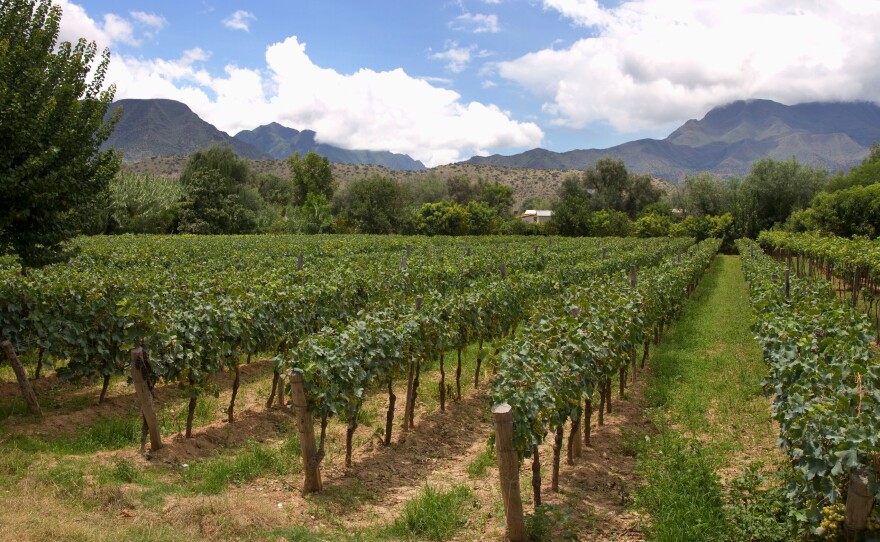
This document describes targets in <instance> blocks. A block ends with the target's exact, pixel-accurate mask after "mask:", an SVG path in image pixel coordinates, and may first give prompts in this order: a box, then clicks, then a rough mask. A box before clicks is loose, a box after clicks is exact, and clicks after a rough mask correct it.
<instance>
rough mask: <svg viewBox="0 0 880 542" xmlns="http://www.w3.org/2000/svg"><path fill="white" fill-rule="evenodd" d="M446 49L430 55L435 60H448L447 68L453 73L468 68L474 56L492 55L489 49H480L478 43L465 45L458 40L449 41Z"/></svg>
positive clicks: (484, 56)
mask: <svg viewBox="0 0 880 542" xmlns="http://www.w3.org/2000/svg"><path fill="white" fill-rule="evenodd" d="M445 46H446V49H445V50H443V51H440V52H437V53H431V55H430V57H431V58H433V59H435V60H443V61H445V62H446V69H447V70H449V71H450V72H452V73H461V72H463V71H464V70H465V68H467V66H468V64H470V62H471V60H473V59H474V58H486V57H488V56H491V53H490V52H489V51H486V50H485V49H480V48H478V47H477V46H476V45H469V46H467V47H463V46H461V45H459V43H458V42H457V41H454V40H450V41H447V42H446V44H445Z"/></svg>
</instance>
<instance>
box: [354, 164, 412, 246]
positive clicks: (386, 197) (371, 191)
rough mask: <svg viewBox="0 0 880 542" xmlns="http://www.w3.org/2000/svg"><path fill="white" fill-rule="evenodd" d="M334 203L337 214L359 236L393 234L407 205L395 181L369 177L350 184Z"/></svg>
mask: <svg viewBox="0 0 880 542" xmlns="http://www.w3.org/2000/svg"><path fill="white" fill-rule="evenodd" d="M338 203H339V207H340V212H341V214H342V215H343V216H344V217H345V219H346V220H348V221H351V222H352V223H354V224H355V225H356V227H357V229H358V231H360V232H361V233H395V232H398V231H400V221H401V219H402V217H403V216H404V214H405V213H404V208H405V207H406V203H407V202H406V200H405V194H404V192H403V190H402V189H401V187H400V185H398V184H397V182H395V181H394V180H393V179H390V178H388V177H384V176H381V175H372V176H370V177H366V178H363V179H355V180H354V181H352V182H351V184H349V186H348V188H347V189H346V191H345V193H344V194H343V195H342V196H341V197H340V198H339V202H338Z"/></svg>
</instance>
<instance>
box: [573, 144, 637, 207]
mask: <svg viewBox="0 0 880 542" xmlns="http://www.w3.org/2000/svg"><path fill="white" fill-rule="evenodd" d="M583 183H584V187H585V188H587V189H590V190H594V191H595V193H594V194H593V195H592V199H591V207H592V208H593V210H599V209H613V210H615V211H624V210H626V209H625V206H624V193H625V192H626V191H627V190H629V188H630V178H629V173H628V172H627V171H626V166H625V165H624V163H623V160H615V159H613V158H611V157H610V156H605V157H603V158H600V159H599V161H598V162H596V164H595V165H594V166H592V167H589V168H587V170H586V171H584V174H583Z"/></svg>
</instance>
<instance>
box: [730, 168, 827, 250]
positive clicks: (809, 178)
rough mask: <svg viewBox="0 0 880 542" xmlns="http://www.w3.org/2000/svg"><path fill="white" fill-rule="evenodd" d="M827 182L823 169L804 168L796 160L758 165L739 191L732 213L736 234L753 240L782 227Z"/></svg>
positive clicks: (738, 187)
mask: <svg viewBox="0 0 880 542" xmlns="http://www.w3.org/2000/svg"><path fill="white" fill-rule="evenodd" d="M827 178H828V172H827V171H826V170H825V169H824V168H812V167H809V166H805V165H803V164H800V163H798V161H797V160H796V159H794V158H792V159H791V160H774V159H772V158H763V159H761V160H758V161H756V162H755V163H754V164H753V165H752V169H751V171H749V174H748V175H747V176H746V178H745V179H743V181H742V182H741V183H739V184H738V186H737V187H736V191H735V196H734V198H735V199H734V202H735V203H734V208H733V212H734V220H735V221H736V223H737V225H738V226H739V230H740V231H738V232H737V233H738V234H740V235H745V236H748V237H754V236H756V235H758V233H760V232H761V230H766V229H769V228H770V227H772V226H773V225H774V224H783V223H784V222H785V221H786V220H787V219H788V216H789V215H790V214H791V213H792V212H794V211H797V210H798V209H804V208H806V207H807V206H808V205H809V204H810V201H811V200H812V199H813V196H815V195H816V193H817V192H818V191H819V190H821V189H822V188H823V187H824V186H825V183H826V182H827Z"/></svg>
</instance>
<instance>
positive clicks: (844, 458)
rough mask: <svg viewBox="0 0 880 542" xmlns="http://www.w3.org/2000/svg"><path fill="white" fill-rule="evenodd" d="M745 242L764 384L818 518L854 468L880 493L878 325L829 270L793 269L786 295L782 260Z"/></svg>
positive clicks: (794, 489)
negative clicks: (838, 288) (803, 273)
mask: <svg viewBox="0 0 880 542" xmlns="http://www.w3.org/2000/svg"><path fill="white" fill-rule="evenodd" d="M776 235H777V236H778V235H779V234H776ZM767 239H768V238H766V237H765V239H764V240H765V241H766V240H767ZM738 248H739V250H740V253H741V254H742V255H743V271H744V273H745V275H746V279H747V281H748V283H749V286H750V290H751V300H752V305H753V308H754V311H755V314H756V322H755V330H756V333H757V338H758V342H759V343H760V344H761V346H762V348H763V350H764V358H765V360H766V361H767V363H768V365H769V368H770V374H769V376H768V377H767V380H766V382H765V390H766V393H767V394H768V396H771V397H773V406H772V412H773V417H774V418H775V419H776V421H778V422H779V426H780V438H779V443H780V446H781V447H782V449H783V451H784V452H785V453H786V454H787V456H788V458H789V461H790V463H791V465H792V468H793V481H792V484H791V490H790V492H789V497H790V498H791V499H793V500H794V501H795V503H796V504H797V505H798V506H799V507H800V508H802V509H804V510H805V516H806V519H807V520H808V521H809V522H810V525H811V526H812V527H816V526H817V525H818V523H819V520H820V518H821V509H822V507H824V506H826V505H829V504H834V503H836V502H838V501H840V500H842V497H843V493H844V488H845V486H846V482H847V480H848V476H849V474H850V473H852V472H854V471H862V470H864V471H866V472H868V474H869V478H870V480H871V486H870V487H871V491H872V492H874V494H875V497H876V496H880V487H878V485H877V483H876V480H877V474H876V472H875V471H874V470H873V467H872V466H873V465H876V462H877V460H878V455H877V449H878V444H880V442H878V439H880V435H878V433H877V430H876V428H877V427H878V426H880V398H878V397H877V395H876V393H874V392H867V393H866V390H876V389H878V386H880V381H878V380H880V372H878V365H877V359H876V358H877V354H876V352H875V350H874V349H873V348H872V347H871V342H872V340H873V334H872V330H873V326H872V325H871V323H869V322H868V320H867V318H866V316H865V314H864V313H862V312H861V311H859V310H857V309H854V308H853V307H852V306H851V305H850V304H849V303H844V302H843V301H841V300H840V299H838V297H837V296H836V294H835V292H834V290H833V289H832V287H831V285H830V283H828V282H827V281H825V280H824V279H818V278H810V277H798V276H796V275H792V277H791V279H790V292H789V293H790V295H788V296H787V295H786V293H785V289H784V287H783V284H782V282H783V281H781V280H780V277H782V276H783V275H784V269H783V267H782V265H781V264H779V263H777V262H776V261H774V260H773V259H771V258H769V257H768V256H766V255H764V254H763V252H762V251H761V249H760V247H758V246H756V245H755V244H753V243H750V242H747V241H745V240H740V241H738Z"/></svg>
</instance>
